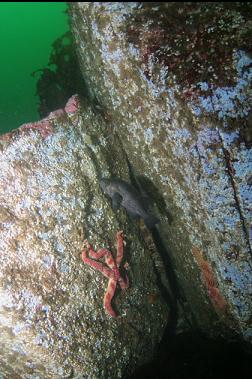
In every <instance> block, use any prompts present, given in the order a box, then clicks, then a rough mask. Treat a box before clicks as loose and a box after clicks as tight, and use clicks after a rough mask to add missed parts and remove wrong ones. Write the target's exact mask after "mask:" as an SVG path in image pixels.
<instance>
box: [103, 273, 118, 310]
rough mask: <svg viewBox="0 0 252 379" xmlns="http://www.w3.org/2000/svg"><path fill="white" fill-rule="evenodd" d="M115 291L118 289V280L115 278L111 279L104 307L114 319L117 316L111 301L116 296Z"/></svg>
mask: <svg viewBox="0 0 252 379" xmlns="http://www.w3.org/2000/svg"><path fill="white" fill-rule="evenodd" d="M115 289H116V280H115V279H113V278H112V279H109V282H108V287H107V291H106V293H105V296H104V301H103V306H104V308H105V309H106V310H107V312H108V313H109V314H110V316H112V317H116V316H117V314H116V312H115V311H114V309H113V308H112V305H111V300H112V298H113V296H114V293H115Z"/></svg>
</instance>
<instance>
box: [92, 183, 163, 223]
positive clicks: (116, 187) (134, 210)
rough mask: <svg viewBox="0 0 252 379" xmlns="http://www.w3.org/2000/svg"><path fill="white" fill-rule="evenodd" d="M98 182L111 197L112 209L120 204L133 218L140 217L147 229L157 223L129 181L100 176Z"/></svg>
mask: <svg viewBox="0 0 252 379" xmlns="http://www.w3.org/2000/svg"><path fill="white" fill-rule="evenodd" d="M99 184H100V187H101V189H102V190H103V192H104V193H105V194H106V195H108V196H109V197H110V198H111V199H112V208H113V210H115V211H116V210H118V209H119V208H120V206H122V207H123V208H125V210H126V212H127V213H128V214H129V216H130V217H131V218H133V219H135V220H137V219H139V218H142V219H143V220H144V223H145V225H146V226H147V227H148V228H149V229H153V228H154V226H155V225H156V224H158V223H159V221H160V220H159V219H158V218H157V217H155V216H153V215H152V214H150V213H149V211H148V209H147V207H146V205H145V203H144V201H143V198H142V196H141V194H140V193H139V192H138V191H137V190H136V189H135V188H134V187H133V186H132V185H131V184H129V183H127V182H125V181H124V180H122V179H117V178H110V179H109V178H101V179H100V180H99Z"/></svg>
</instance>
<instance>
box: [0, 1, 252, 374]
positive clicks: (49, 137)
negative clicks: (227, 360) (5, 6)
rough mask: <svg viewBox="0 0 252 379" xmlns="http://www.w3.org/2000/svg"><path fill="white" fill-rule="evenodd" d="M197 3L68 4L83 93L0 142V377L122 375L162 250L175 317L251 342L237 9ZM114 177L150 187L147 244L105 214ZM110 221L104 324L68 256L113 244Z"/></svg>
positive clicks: (242, 37) (97, 297) (140, 357)
mask: <svg viewBox="0 0 252 379" xmlns="http://www.w3.org/2000/svg"><path fill="white" fill-rule="evenodd" d="M200 4H203V5H200ZM209 4H210V3H196V4H194V5H192V4H191V3H183V5H179V6H178V5H175V3H165V4H164V5H161V3H154V4H152V3H129V2H122V3H119V2H116V3H97V2H95V3H91V2H84V3H83V2H80V3H71V5H70V9H71V21H72V30H73V33H74V36H75V39H76V44H77V47H78V54H79V60H80V66H81V70H82V73H83V76H84V78H85V81H86V85H87V88H88V90H89V100H87V101H83V102H81V103H79V100H78V97H77V96H74V97H72V98H71V99H70V100H69V102H68V103H67V105H66V107H65V109H61V110H57V111H55V112H52V113H51V114H50V115H49V116H48V117H47V118H45V119H43V120H41V121H39V122H37V123H30V124H25V125H22V126H21V127H20V128H19V129H17V130H16V131H13V132H11V133H9V134H7V135H3V136H1V138H0V253H1V254H0V264H1V266H0V267H1V269H0V334H1V340H0V376H3V377H4V378H9V377H10V378H26V379H28V378H30V379H32V378H34V377H36V378H41V379H42V378H43V379H47V378H48V379H49V378H53V379H54V378H55V379H58V378H64V377H65V378H67V377H69V378H70V377H74V378H80V377H84V378H90V379H91V378H92V379H95V378H97V379H103V378H104V379H105V378H106V379H108V378H109V379H113V378H116V379H118V378H125V377H127V375H129V374H130V373H131V372H132V371H133V370H134V368H135V367H137V366H139V365H140V364H142V363H144V362H145V361H147V360H149V359H150V358H151V357H152V354H153V351H154V350H155V347H156V346H157V343H158V342H159V340H160V339H161V337H162V334H163V331H164V328H165V325H166V324H167V319H168V320H170V317H171V308H169V307H168V305H167V303H166V302H165V300H164V298H163V296H162V295H163V292H162V291H161V286H160V281H161V282H163V283H164V267H163V263H162V260H161V259H160V257H159V254H161V256H162V258H163V260H164V262H167V259H168V261H169V264H167V265H166V271H167V275H168V280H169V282H170V289H169V291H173V293H174V295H175V296H177V297H178V302H179V310H181V315H182V316H183V311H185V310H186V316H187V315H190V314H191V315H192V317H191V319H192V320H194V321H193V322H194V325H193V326H194V327H196V328H198V329H200V330H202V331H203V332H204V333H205V334H207V335H209V336H214V337H219V336H224V337H225V338H226V339H235V338H237V339H242V340H243V341H246V342H248V343H249V344H251V341H252V325H251V319H252V318H251V314H252V296H251V295H252V280H251V278H252V269H251V266H252V261H251V244H250V239H249V233H250V231H251V229H250V214H249V211H250V209H251V183H252V180H251V132H250V129H249V128H250V127H251V113H249V112H250V107H251V102H252V100H251V90H250V81H251V76H252V72H251V70H252V68H251V63H252V61H251V59H250V55H249V54H247V50H246V48H248V50H249V51H250V49H251V46H250V45H249V43H250V42H251V40H252V39H251V38H250V35H249V22H250V20H249V19H248V18H247V16H246V15H247V14H250V13H249V12H244V11H243V8H242V7H241V8H240V6H239V5H237V4H239V3H228V4H227V5H223V4H224V3H215V4H217V5H212V6H211V7H210V5H209ZM246 4H247V5H246V7H250V5H248V3H246ZM222 7H227V8H226V9H225V12H223V9H222ZM199 14H200V15H201V17H200V19H199V17H198V15H199ZM221 14H225V16H223V17H224V19H222V16H221ZM200 20H203V22H202V21H200ZM227 25H231V27H230V28H229V26H227ZM204 41H207V46H208V48H205V46H204ZM244 41H245V42H246V41H247V42H246V43H245V42H244ZM209 46H211V48H209ZM217 46H218V47H217ZM223 46H224V47H225V46H227V48H226V50H225V49H224V51H225V53H223ZM225 63H226V66H225V67H227V69H225V68H223V65H224V64H225ZM218 78H219V79H218ZM111 176H112V177H118V178H121V179H124V180H126V181H128V182H130V181H131V182H132V184H135V185H136V186H138V188H139V189H140V190H141V191H142V193H143V194H147V195H148V196H149V198H150V200H151V210H152V213H153V214H155V216H157V217H159V219H160V224H159V225H158V226H157V229H156V230H154V231H153V239H154V242H155V243H156V250H155V246H154V248H153V245H154V244H153V243H152V244H151V242H150V245H148V240H147V239H145V241H144V240H143V239H142V236H143V235H140V229H139V228H138V226H137V224H136V223H134V222H133V221H131V220H130V219H129V218H128V217H127V215H126V213H125V212H124V211H123V210H119V211H118V212H116V213H115V212H113V210H112V208H111V202H110V201H109V199H107V198H106V197H105V196H104V194H103V193H102V191H101V189H100V187H99V184H98V180H99V179H100V178H101V177H111ZM119 230H123V231H124V234H125V240H126V246H125V248H124V250H125V254H124V262H123V264H122V266H123V265H124V264H125V263H128V265H126V267H127V266H128V269H127V272H128V276H129V281H130V287H129V288H128V289H126V290H125V291H118V292H117V293H116V296H115V299H114V302H113V306H114V307H115V309H116V310H117V311H118V313H119V317H118V318H115V319H114V318H111V317H110V316H109V315H108V314H107V313H106V311H105V310H104V309H103V305H102V303H103V296H104V292H105V290H106V287H107V279H106V278H105V277H104V276H103V275H101V273H99V272H98V271H96V270H94V269H93V268H91V267H89V266H88V265H85V264H84V263H83V262H82V261H81V251H82V247H83V242H84V239H88V241H89V242H90V243H91V244H93V246H94V248H95V250H97V249H98V248H100V247H107V248H112V250H113V247H114V249H115V235H116V232H117V231H119ZM145 232H146V230H145ZM143 233H144V232H143ZM149 237H150V236H149ZM172 274H173V275H172ZM174 274H175V275H174ZM160 278H161V279H160ZM174 281H175V282H176V285H174V284H172V282H173V283H174ZM171 304H173V305H174V303H173V302H171Z"/></svg>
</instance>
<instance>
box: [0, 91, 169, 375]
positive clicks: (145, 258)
mask: <svg viewBox="0 0 252 379" xmlns="http://www.w3.org/2000/svg"><path fill="white" fill-rule="evenodd" d="M104 130H107V126H106V123H105V121H104V120H103V119H102V118H101V117H100V115H96V114H95V113H94V112H93V110H92V108H91V107H90V106H88V105H87V104H83V105H82V107H81V108H79V102H78V98H77V97H76V96H74V97H73V98H72V99H70V101H69V102H68V104H67V105H66V107H65V110H58V111H56V112H53V113H51V114H50V115H49V116H48V117H47V118H46V119H44V120H42V121H40V122H38V123H30V124H25V125H23V126H21V127H20V128H19V129H17V130H15V131H13V132H11V133H9V134H7V135H3V136H1V138H0V168H1V170H0V253H1V254H0V267H1V268H0V336H1V340H0V377H1V378H6V379H7V378H13V379H14V378H15V379H19V378H22V379H23V378H26V379H28V378H30V379H31V378H41V379H47V378H48V379H49V378H50V379H51V378H55V379H62V378H70V377H71V378H72V377H74V378H77V377H78V378H80V377H81V378H90V379H91V378H92V379H94V378H97V379H101V378H115V379H117V378H120V377H123V376H124V375H125V373H127V374H130V373H131V372H132V370H133V369H134V368H135V367H136V366H138V365H140V364H141V363H143V362H145V361H146V360H148V359H150V358H151V356H152V354H153V350H154V348H155V346H156V345H157V343H158V341H159V340H160V339H161V336H162V333H163V330H164V327H165V325H166V323H167V319H168V316H169V312H168V307H167V305H166V304H165V303H164V300H163V298H162V296H161V294H160V291H159V289H158V287H157V284H156V281H157V276H156V274H155V273H154V270H153V264H154V260H153V256H151V255H150V253H149V252H148V249H147V247H146V246H144V244H143V242H141V240H140V239H139V235H138V229H137V227H136V226H135V225H134V224H130V223H129V222H128V221H127V219H126V215H125V213H124V212H119V213H118V214H117V215H115V214H114V213H113V211H112V209H111V205H110V202H109V201H108V200H107V199H106V197H105V196H104V195H103V193H102V191H101V190H100V188H99V184H98V178H99V177H100V176H110V175H111V174H115V173H117V175H121V176H124V178H125V179H126V180H127V175H128V174H127V173H128V168H127V165H126V163H125V159H124V156H123V153H122V152H121V151H120V144H119V143H116V140H115V139H113V138H114V137H113V136H109V135H107V134H105V135H104ZM112 141H114V143H112ZM111 153H112V157H113V156H116V157H117V161H116V162H114V160H113V158H112V157H111V156H110V154H111ZM112 162H113V163H112ZM118 230H123V231H124V234H125V240H126V246H125V248H124V251H125V254H124V261H123V264H125V263H126V262H127V263H128V269H127V270H128V276H129V281H130V287H129V288H128V289H127V290H125V291H123V292H122V291H119V290H118V292H117V293H116V296H115V299H114V301H113V306H114V307H115V309H116V310H117V311H118V313H119V316H118V318H111V317H110V316H109V315H108V314H107V313H106V312H105V310H104V309H103V297H104V293H105V290H106V287H107V282H108V280H107V279H106V278H104V276H103V275H101V273H99V272H98V271H96V270H94V269H93V268H91V267H89V266H88V265H85V264H84V263H83V262H82V260H81V251H82V247H83V241H84V239H85V238H87V239H88V241H89V242H90V243H92V244H93V246H94V248H95V249H98V248H100V247H107V248H110V247H112V249H114V251H115V246H116V239H115V236H116V232H117V231H118ZM157 260H158V258H157ZM82 375H83V376H82Z"/></svg>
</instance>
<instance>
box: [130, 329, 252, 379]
mask: <svg viewBox="0 0 252 379" xmlns="http://www.w3.org/2000/svg"><path fill="white" fill-rule="evenodd" d="M251 377H252V355H251V354H250V353H248V352H245V351H244V349H243V348H242V346H241V345H240V344H239V343H234V342H230V343H228V342H227V341H224V340H212V339H209V338H206V337H204V336H203V335H201V334H199V333H198V334H196V333H195V332H194V333H188V334H181V335H178V336H173V337H172V336H171V337H170V340H169V344H167V347H166V349H163V350H162V351H160V353H159V355H158V356H157V357H156V358H155V359H154V360H153V361H152V362H150V363H148V364H145V365H143V366H141V367H140V368H138V369H137V370H136V371H135V372H134V374H133V375H131V376H128V377H125V379H126V378H127V379H142V378H144V379H168V378H169V379H203V378H204V379H223V378H239V379H248V378H251Z"/></svg>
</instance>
